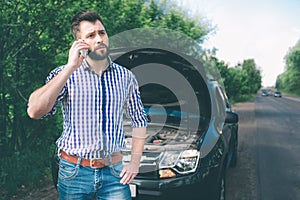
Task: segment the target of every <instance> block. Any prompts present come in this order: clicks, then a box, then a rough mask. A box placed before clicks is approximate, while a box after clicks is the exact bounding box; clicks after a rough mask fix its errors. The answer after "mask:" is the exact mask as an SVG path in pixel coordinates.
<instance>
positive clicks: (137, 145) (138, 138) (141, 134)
mask: <svg viewBox="0 0 300 200" xmlns="http://www.w3.org/2000/svg"><path fill="white" fill-rule="evenodd" d="M145 138H146V127H139V128H133V132H132V149H131V161H130V162H133V163H140V160H141V157H142V153H143V150H144V144H145Z"/></svg>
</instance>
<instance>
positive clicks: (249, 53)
mask: <svg viewBox="0 0 300 200" xmlns="http://www.w3.org/2000/svg"><path fill="white" fill-rule="evenodd" d="M174 1H175V2H177V4H178V5H179V6H181V7H183V8H184V9H188V10H189V11H190V14H191V15H200V16H202V17H205V18H207V20H209V21H210V23H211V24H212V25H214V26H216V31H215V33H214V34H212V35H209V38H208V40H207V41H206V42H205V43H204V47H206V48H209V49H211V48H212V47H215V48H217V49H218V51H217V54H216V55H217V58H218V59H220V60H223V61H224V62H225V63H227V64H228V65H229V66H230V67H234V66H236V65H237V64H238V63H242V62H243V60H245V59H254V60H255V63H256V64H257V66H258V68H259V69H260V70H261V72H262V85H263V86H274V85H275V82H276V78H277V76H278V75H279V74H281V73H282V72H284V67H285V61H284V57H285V55H286V54H287V53H288V51H289V49H290V48H291V47H293V46H295V45H296V43H297V41H298V40H300V0H174Z"/></svg>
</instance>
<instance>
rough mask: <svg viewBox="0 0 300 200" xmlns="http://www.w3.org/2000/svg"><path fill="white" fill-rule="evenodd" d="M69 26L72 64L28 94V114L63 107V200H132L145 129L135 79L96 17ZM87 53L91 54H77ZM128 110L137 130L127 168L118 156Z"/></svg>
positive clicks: (85, 13) (60, 177)
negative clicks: (115, 56)
mask: <svg viewBox="0 0 300 200" xmlns="http://www.w3.org/2000/svg"><path fill="white" fill-rule="evenodd" d="M71 26H72V33H73V36H74V38H75V41H74V43H73V45H72V46H71V48H70V50H69V57H68V62H67V64H66V65H64V66H61V67H58V68H56V69H54V70H53V71H52V72H51V73H50V75H49V76H48V77H47V80H46V84H45V85H44V86H42V87H41V88H39V89H37V90H36V91H34V92H33V93H32V94H31V95H30V97H29V103H28V110H27V112H28V115H29V116H30V117H31V118H33V119H40V118H42V117H43V116H47V115H50V114H54V113H55V112H56V107H57V105H58V104H59V103H61V104H62V110H63V116H64V130H63V133H62V135H61V137H60V138H59V139H58V140H57V141H56V145H57V146H58V149H59V150H60V152H61V154H60V155H61V159H60V166H59V175H58V193H59V197H60V199H72V200H73V199H92V198H96V199H109V200H111V199H130V198H131V197H130V190H129V185H128V184H129V183H130V182H131V181H132V180H133V179H134V177H135V176H136V175H137V173H138V169H139V164H140V158H141V155H142V151H143V148H144V141H145V137H146V126H147V118H146V115H145V112H144V108H143V105H142V102H141V99H140V95H139V90H138V85H137V81H136V79H135V77H134V75H133V74H132V73H131V72H130V71H129V70H127V69H126V68H124V67H122V66H119V65H118V64H116V63H114V62H112V61H111V59H110V58H109V56H108V55H109V40H108V36H107V33H106V31H105V27H104V24H103V22H102V20H101V18H100V16H99V15H98V14H97V13H95V12H92V11H83V12H80V13H78V14H77V15H76V16H75V17H74V18H73V20H72V24H71ZM84 50H87V51H88V55H87V56H84V55H80V56H79V54H80V52H81V51H84ZM124 109H126V110H127V114H128V116H129V117H130V118H131V120H132V126H133V131H132V137H133V142H132V150H131V161H130V163H129V164H128V165H125V166H123V165H122V162H121V161H122V154H121V153H120V152H121V150H122V149H123V148H125V138H124V132H123V123H122V120H123V110H124Z"/></svg>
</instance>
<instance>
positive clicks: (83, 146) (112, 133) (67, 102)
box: [46, 60, 147, 159]
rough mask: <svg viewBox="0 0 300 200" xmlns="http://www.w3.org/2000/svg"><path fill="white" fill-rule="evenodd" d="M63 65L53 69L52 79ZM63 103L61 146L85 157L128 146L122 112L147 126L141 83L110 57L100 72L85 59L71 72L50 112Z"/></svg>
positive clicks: (104, 154) (142, 125) (139, 123)
mask: <svg viewBox="0 0 300 200" xmlns="http://www.w3.org/2000/svg"><path fill="white" fill-rule="evenodd" d="M63 68H64V66H61V67H58V68H56V69H54V70H53V71H51V73H50V74H49V76H48V77H47V79H46V82H49V81H50V80H51V79H52V78H53V77H55V76H56V75H57V74H58V73H59V72H60V71H61V70H62V69H63ZM59 103H61V104H62V113H63V117H64V126H63V133H62V135H61V137H60V138H58V140H57V141H56V145H57V147H58V148H59V149H61V150H64V151H65V152H66V153H68V154H70V155H77V156H80V157H83V158H87V159H91V158H101V157H104V156H106V155H107V153H111V152H118V151H121V150H122V149H123V148H124V147H125V136H124V132H123V112H124V110H126V113H127V116H129V117H130V118H131V121H132V126H133V127H144V126H147V118H146V114H145V111H144V107H143V104H142V102H141V99H140V94H139V90H138V83H137V80H136V78H135V76H134V75H133V73H132V72H131V71H129V70H128V69H126V68H124V67H122V66H120V65H118V64H116V63H114V62H111V61H110V65H109V67H108V68H107V69H106V70H105V71H103V72H102V74H101V75H98V74H96V73H94V72H93V71H91V70H90V68H89V66H88V64H87V62H86V61H85V60H84V61H83V63H82V65H81V66H80V67H79V68H78V69H77V70H76V71H75V72H74V73H73V74H72V75H71V76H70V78H69V79H68V81H67V83H66V85H65V86H64V88H63V89H62V91H61V93H60V95H59V96H58V98H57V100H56V103H55V105H54V107H53V109H52V110H51V111H50V112H49V113H48V115H51V114H55V113H56V109H57V105H58V104H59Z"/></svg>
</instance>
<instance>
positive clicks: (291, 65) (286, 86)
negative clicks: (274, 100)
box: [276, 41, 300, 95]
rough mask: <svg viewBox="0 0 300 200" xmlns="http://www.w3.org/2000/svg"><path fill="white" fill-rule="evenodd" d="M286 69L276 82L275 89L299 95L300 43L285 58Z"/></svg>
mask: <svg viewBox="0 0 300 200" xmlns="http://www.w3.org/2000/svg"><path fill="white" fill-rule="evenodd" d="M285 64H286V68H285V71H284V73H283V74H281V75H279V76H278V77H277V80H276V88H277V89H278V90H282V91H285V92H287V93H289V94H296V95H300V89H299V88H300V41H299V42H298V43H297V44H296V45H295V46H294V47H293V48H291V49H290V51H289V52H288V53H287V55H286V56H285Z"/></svg>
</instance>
